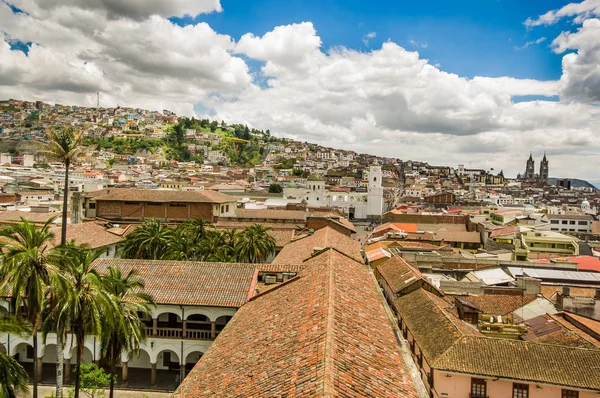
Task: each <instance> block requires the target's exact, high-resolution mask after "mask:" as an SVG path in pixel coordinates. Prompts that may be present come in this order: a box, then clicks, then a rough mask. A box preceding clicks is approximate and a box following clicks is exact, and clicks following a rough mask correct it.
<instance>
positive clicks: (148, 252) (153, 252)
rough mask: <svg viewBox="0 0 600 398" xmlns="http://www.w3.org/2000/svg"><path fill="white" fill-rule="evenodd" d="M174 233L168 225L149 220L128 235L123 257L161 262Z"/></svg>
mask: <svg viewBox="0 0 600 398" xmlns="http://www.w3.org/2000/svg"><path fill="white" fill-rule="evenodd" d="M172 233H173V230H172V229H169V227H167V225H166V224H161V222H160V221H157V220H155V219H152V220H148V221H146V222H144V223H143V224H142V225H140V226H139V227H137V228H136V229H135V231H133V232H132V233H130V234H129V235H127V238H126V239H125V244H124V245H123V249H122V255H123V257H124V258H136V259H148V260H159V259H161V258H162V256H163V254H164V252H165V250H166V249H167V242H168V240H169V237H170V235H171V234H172Z"/></svg>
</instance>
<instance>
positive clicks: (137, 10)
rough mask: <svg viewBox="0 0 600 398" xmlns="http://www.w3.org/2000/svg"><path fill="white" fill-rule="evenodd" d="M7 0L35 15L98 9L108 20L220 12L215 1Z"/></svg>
mask: <svg viewBox="0 0 600 398" xmlns="http://www.w3.org/2000/svg"><path fill="white" fill-rule="evenodd" d="M7 2H8V3H10V4H12V5H14V6H15V7H17V8H19V9H21V10H24V11H26V12H27V13H30V14H32V15H34V16H37V17H41V16H43V14H44V13H46V12H48V11H53V10H56V9H61V8H65V9H69V8H75V9H81V10H89V11H98V12H100V13H101V14H104V15H107V16H108V17H109V18H111V19H112V18H116V19H120V18H123V17H126V18H132V19H135V20H144V19H146V18H147V17H149V16H152V15H160V16H162V17H183V16H185V15H191V16H196V15H198V14H202V13H207V12H212V11H217V12H220V11H222V8H221V3H220V1H219V0H168V1H164V0H43V1H39V0H7Z"/></svg>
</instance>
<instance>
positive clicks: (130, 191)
mask: <svg viewBox="0 0 600 398" xmlns="http://www.w3.org/2000/svg"><path fill="white" fill-rule="evenodd" d="M85 196H86V197H87V198H91V199H96V200H104V201H132V202H161V203H171V202H184V203H230V202H235V201H236V199H235V198H234V197H233V196H230V195H227V194H224V193H221V192H217V191H210V190H202V191H177V190H160V189H136V188H110V189H103V190H101V191H95V192H90V193H88V194H86V195H85Z"/></svg>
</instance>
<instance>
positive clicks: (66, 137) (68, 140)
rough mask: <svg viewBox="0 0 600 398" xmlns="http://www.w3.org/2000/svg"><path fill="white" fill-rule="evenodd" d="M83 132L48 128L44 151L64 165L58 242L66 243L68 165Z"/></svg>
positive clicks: (78, 151) (72, 158) (79, 145)
mask: <svg viewBox="0 0 600 398" xmlns="http://www.w3.org/2000/svg"><path fill="white" fill-rule="evenodd" d="M82 140H83V132H81V131H74V130H73V129H72V128H70V127H67V128H63V129H61V130H60V131H56V130H50V132H49V133H48V141H49V142H48V144H47V145H46V150H45V152H46V153H47V154H48V156H49V157H50V158H52V159H55V160H58V161H60V162H61V163H62V164H64V165H65V183H64V186H63V208H62V230H61V236H60V244H61V245H64V244H65V243H67V212H68V205H69V167H71V163H72V162H73V161H74V160H75V159H76V157H77V155H79V153H80V152H81V150H82V146H81V143H82Z"/></svg>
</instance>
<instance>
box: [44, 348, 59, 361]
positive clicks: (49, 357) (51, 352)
mask: <svg viewBox="0 0 600 398" xmlns="http://www.w3.org/2000/svg"><path fill="white" fill-rule="evenodd" d="M56 358H57V354H56V344H46V345H45V346H44V348H43V350H42V362H44V363H56Z"/></svg>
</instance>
